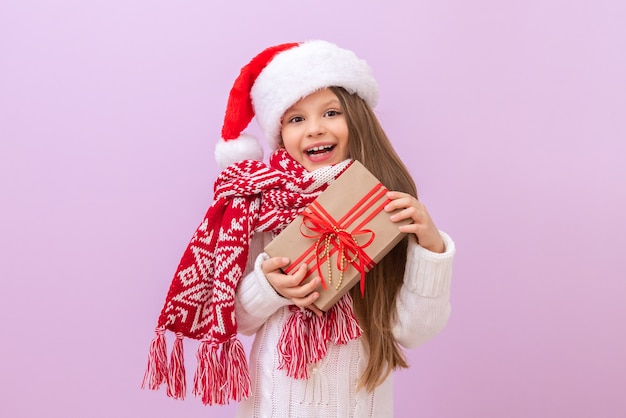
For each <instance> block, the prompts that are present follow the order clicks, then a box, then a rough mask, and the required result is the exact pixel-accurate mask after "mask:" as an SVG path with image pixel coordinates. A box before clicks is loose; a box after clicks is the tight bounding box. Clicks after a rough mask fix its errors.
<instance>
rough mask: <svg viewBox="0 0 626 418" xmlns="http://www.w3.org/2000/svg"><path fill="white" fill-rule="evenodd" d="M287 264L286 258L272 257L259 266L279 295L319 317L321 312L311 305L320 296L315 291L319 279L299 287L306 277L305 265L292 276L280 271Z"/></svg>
mask: <svg viewBox="0 0 626 418" xmlns="http://www.w3.org/2000/svg"><path fill="white" fill-rule="evenodd" d="M288 264H289V259H288V258H286V257H273V258H270V259H267V260H265V261H264V262H263V264H261V269H262V270H263V273H264V274H265V277H267V281H268V282H269V283H270V284H271V285H272V287H273V288H274V290H276V292H277V293H278V294H279V295H281V296H282V297H284V298H287V299H289V300H291V301H292V302H293V303H294V305H297V306H300V307H306V308H308V309H310V310H311V311H313V312H314V313H315V314H316V315H317V316H321V315H322V311H320V310H319V309H318V308H317V307H316V306H315V305H313V302H315V300H316V299H317V298H319V296H320V294H319V292H316V291H315V289H316V288H317V287H318V286H319V285H320V283H321V281H320V278H319V277H314V278H313V279H312V280H311V281H309V282H308V283H305V284H302V285H300V282H301V281H302V279H304V276H305V275H306V270H307V269H306V264H303V265H301V266H300V267H299V268H298V269H297V270H296V271H295V273H293V274H285V273H283V272H282V271H281V270H280V269H281V268H283V267H285V266H287V265H288Z"/></svg>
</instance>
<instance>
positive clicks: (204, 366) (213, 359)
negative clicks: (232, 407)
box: [193, 339, 227, 405]
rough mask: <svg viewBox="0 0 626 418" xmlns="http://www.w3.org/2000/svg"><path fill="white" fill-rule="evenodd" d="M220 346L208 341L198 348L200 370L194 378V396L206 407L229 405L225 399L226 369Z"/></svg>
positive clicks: (197, 370)
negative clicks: (221, 360) (220, 357)
mask: <svg viewBox="0 0 626 418" xmlns="http://www.w3.org/2000/svg"><path fill="white" fill-rule="evenodd" d="M218 350H219V346H218V345H217V344H216V343H214V342H211V341H209V340H207V339H204V340H202V341H201V342H200V346H199V347H198V353H197V358H198V368H197V369H196V375H195V376H194V383H193V384H194V388H193V394H194V395H195V396H196V397H197V398H200V399H201V400H202V403H203V404H205V405H213V404H220V405H224V404H225V403H227V399H225V397H224V386H225V384H226V383H225V379H224V377H225V376H224V368H223V366H222V364H221V362H220V361H219V353H218Z"/></svg>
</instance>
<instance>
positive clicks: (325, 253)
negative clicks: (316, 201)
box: [300, 205, 375, 296]
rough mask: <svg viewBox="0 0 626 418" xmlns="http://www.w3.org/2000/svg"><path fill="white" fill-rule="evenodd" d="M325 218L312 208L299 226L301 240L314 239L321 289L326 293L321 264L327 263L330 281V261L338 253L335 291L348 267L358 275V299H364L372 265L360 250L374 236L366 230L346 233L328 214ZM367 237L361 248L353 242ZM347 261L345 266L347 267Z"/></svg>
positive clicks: (356, 242)
mask: <svg viewBox="0 0 626 418" xmlns="http://www.w3.org/2000/svg"><path fill="white" fill-rule="evenodd" d="M325 215H326V216H325V217H324V216H321V215H320V214H319V213H317V212H316V211H315V209H314V207H313V205H311V206H310V207H309V208H308V209H307V210H305V211H304V212H303V213H302V224H301V225H300V232H301V233H302V236H304V237H306V238H312V239H317V242H316V244H315V256H316V263H315V264H316V269H317V273H318V274H319V276H320V278H322V286H323V287H324V289H327V286H326V282H325V281H324V278H323V276H322V271H321V269H320V264H321V263H322V262H323V261H324V260H328V263H329V264H328V267H329V281H330V279H331V276H330V275H331V274H332V273H331V270H330V263H331V261H330V257H331V255H332V254H333V253H334V252H335V251H336V252H337V270H339V272H340V273H341V277H340V279H339V283H338V284H337V288H338V287H339V286H340V285H341V278H342V277H343V272H345V271H346V270H347V269H348V268H349V267H350V265H352V266H354V268H355V269H356V270H357V271H358V272H359V273H360V275H361V282H360V286H361V295H362V296H363V295H365V275H366V273H367V272H368V271H369V269H371V268H372V267H373V266H374V265H375V263H374V262H373V261H372V259H371V258H370V257H369V256H368V255H367V253H366V252H365V251H364V250H363V248H365V247H367V246H368V245H370V244H371V243H372V241H374V237H375V234H374V232H373V231H371V230H369V229H362V230H353V231H352V232H348V231H347V230H346V229H345V228H343V227H342V226H341V225H339V224H338V223H337V221H335V220H334V219H333V218H332V217H331V216H330V215H329V214H328V213H325ZM303 225H304V226H305V227H306V228H308V229H309V230H310V231H312V232H314V233H315V234H313V235H308V234H306V233H305V232H304V231H302V226H303ZM366 234H369V235H370V236H369V239H368V240H367V242H365V243H364V244H359V242H358V241H357V239H356V236H358V235H366ZM346 261H347V263H346Z"/></svg>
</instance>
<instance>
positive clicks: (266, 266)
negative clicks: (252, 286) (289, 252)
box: [261, 257, 289, 275]
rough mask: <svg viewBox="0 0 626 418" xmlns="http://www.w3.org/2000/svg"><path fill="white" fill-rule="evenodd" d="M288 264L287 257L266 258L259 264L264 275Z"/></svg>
mask: <svg viewBox="0 0 626 418" xmlns="http://www.w3.org/2000/svg"><path fill="white" fill-rule="evenodd" d="M287 264H289V259H288V258H287V257H272V258H268V259H267V260H265V261H264V262H263V263H262V264H261V269H262V270H263V273H265V274H266V275H267V274H268V273H271V272H273V271H276V270H279V269H281V268H283V267H285V266H286V265H287Z"/></svg>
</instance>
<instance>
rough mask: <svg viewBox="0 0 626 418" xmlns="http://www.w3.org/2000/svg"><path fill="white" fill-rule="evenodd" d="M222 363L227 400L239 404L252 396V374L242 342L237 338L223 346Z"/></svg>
mask: <svg viewBox="0 0 626 418" xmlns="http://www.w3.org/2000/svg"><path fill="white" fill-rule="evenodd" d="M220 361H221V363H222V365H223V367H224V372H225V379H226V382H227V384H226V386H225V387H224V390H225V391H226V394H225V396H226V399H233V400H235V401H237V402H239V401H240V400H242V399H244V398H247V397H248V395H249V394H250V374H249V372H248V362H247V360H246V353H245V351H244V349H243V345H242V344H241V341H239V340H238V339H237V338H236V337H233V338H231V339H230V340H229V341H226V342H225V343H224V344H223V346H222V352H221V357H220Z"/></svg>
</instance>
